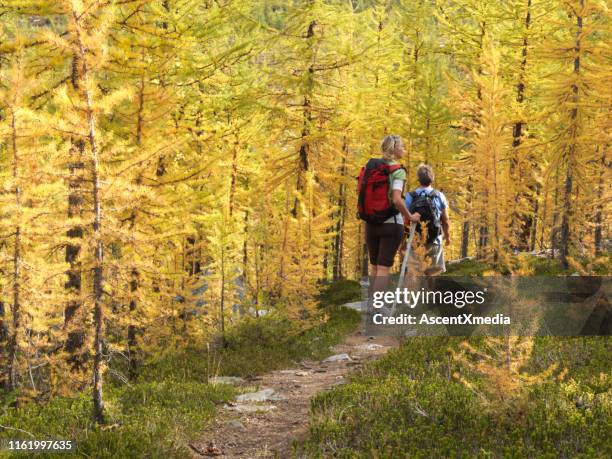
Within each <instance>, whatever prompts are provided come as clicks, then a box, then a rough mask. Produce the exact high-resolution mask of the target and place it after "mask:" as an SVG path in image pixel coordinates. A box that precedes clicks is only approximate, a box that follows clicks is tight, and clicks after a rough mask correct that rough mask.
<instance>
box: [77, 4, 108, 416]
mask: <svg viewBox="0 0 612 459" xmlns="http://www.w3.org/2000/svg"><path fill="white" fill-rule="evenodd" d="M72 16H73V17H72V19H73V21H74V34H75V43H76V46H77V49H78V53H79V58H80V59H81V60H82V65H83V82H84V83H85V84H83V87H82V89H81V95H82V98H83V102H84V104H85V115H86V121H87V141H88V143H89V147H90V149H91V176H92V198H93V213H94V222H93V239H94V268H93V300H94V305H93V306H94V308H93V317H94V329H95V335H94V361H93V403H94V407H93V417H94V420H95V421H96V422H98V423H103V422H104V398H103V374H104V368H103V365H104V364H103V354H102V352H103V341H104V309H103V295H104V264H103V263H104V245H103V241H102V208H101V201H100V175H99V174H100V165H99V157H98V143H97V133H96V117H95V113H94V111H93V100H92V94H91V92H90V88H89V85H88V84H87V80H88V78H89V74H88V66H87V62H86V57H87V56H86V51H85V45H84V44H83V41H82V38H81V33H82V31H81V22H80V21H81V18H82V16H79V15H78V14H77V12H76V11H75V10H73V11H72Z"/></svg>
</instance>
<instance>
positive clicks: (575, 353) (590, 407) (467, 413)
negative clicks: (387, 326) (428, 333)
mask: <svg viewBox="0 0 612 459" xmlns="http://www.w3.org/2000/svg"><path fill="white" fill-rule="evenodd" d="M459 342H460V340H459V339H456V338H445V337H443V338H437V337H433V338H415V339H411V340H408V341H406V342H405V343H404V344H403V345H402V346H401V347H400V349H398V350H396V351H393V352H390V353H389V354H387V356H385V357H384V358H382V359H380V360H379V361H377V362H374V363H371V364H369V365H367V366H366V367H364V368H363V369H362V370H361V371H360V372H358V373H357V374H356V375H355V376H354V378H353V380H352V381H351V383H350V384H348V385H345V386H341V387H338V388H335V389H333V390H332V391H329V392H326V393H323V394H321V395H319V396H317V397H315V399H314V400H313V402H312V421H311V430H310V438H309V439H308V441H307V442H306V443H305V445H303V447H302V448H301V449H302V451H301V453H303V454H305V455H306V456H307V457H330V456H333V457H339V458H356V457H364V458H365V457H379V458H395V457H517V458H519V457H551V458H553V457H559V455H561V456H562V457H610V456H611V454H612V442H611V441H610V436H609V433H610V432H611V431H612V376H611V375H610V368H609V349H608V347H609V343H608V341H607V339H606V338H605V337H600V338H594V339H593V338H571V339H566V338H536V343H535V348H534V352H533V354H532V358H531V361H530V362H529V364H528V365H527V367H528V368H527V369H526V370H528V369H530V370H532V371H542V370H543V369H545V368H547V367H548V365H550V363H551V361H556V362H558V363H559V364H560V367H561V368H567V369H568V370H567V373H566V374H565V377H564V378H561V379H557V378H555V377H553V378H551V379H550V380H549V381H547V382H545V383H544V384H541V385H534V386H533V387H531V386H529V388H528V394H527V398H526V399H525V400H519V401H517V402H516V403H515V404H510V407H511V408H510V409H503V408H502V407H496V406H493V407H492V406H491V405H490V404H489V403H486V400H484V399H483V398H482V394H479V393H478V391H477V386H476V387H475V388H474V389H476V390H473V389H471V388H468V387H467V386H465V385H464V384H462V383H460V382H458V381H456V380H455V378H453V374H454V373H455V372H456V371H461V368H460V367H459V364H458V363H457V362H455V361H453V360H452V358H451V357H450V355H449V353H448V352H447V350H448V349H449V347H454V346H456V345H457V344H458V343H459ZM479 342H480V341H479V339H472V340H471V343H472V344H473V345H478V343H479ZM606 351H607V352H606Z"/></svg>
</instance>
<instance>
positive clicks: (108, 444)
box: [0, 305, 360, 459]
mask: <svg viewBox="0 0 612 459" xmlns="http://www.w3.org/2000/svg"><path fill="white" fill-rule="evenodd" d="M326 312H327V313H328V315H329V319H328V320H327V321H325V322H323V323H320V324H317V325H315V326H312V327H310V328H307V329H305V330H304V329H301V328H300V327H299V326H298V324H296V323H295V322H294V321H291V320H289V319H288V318H286V317H283V316H281V315H275V314H271V315H267V316H264V317H260V318H257V319H255V318H253V319H247V320H244V321H243V322H241V323H240V324H239V325H238V326H236V327H234V328H231V329H230V330H228V332H227V333H226V335H225V340H224V341H222V340H214V341H215V342H216V343H222V344H219V345H216V346H210V347H208V348H207V347H190V348H187V349H181V350H177V349H173V348H171V349H168V350H167V351H166V352H165V353H164V354H162V355H160V356H158V357H157V358H155V359H151V360H149V361H148V362H146V363H145V365H144V366H143V368H142V369H141V372H140V375H139V377H138V379H137V380H136V381H134V382H132V383H130V384H129V385H126V384H119V383H112V384H111V383H110V381H109V383H107V384H106V386H105V403H106V424H105V425H103V426H98V425H96V424H95V423H94V422H93V421H92V419H91V413H92V403H91V399H90V394H89V393H85V394H81V395H80V396H77V397H72V398H69V397H55V398H52V399H51V400H49V401H47V402H45V403H33V402H32V403H29V404H26V405H25V406H22V407H20V408H12V407H11V406H10V405H11V404H12V402H14V400H15V396H16V394H7V395H6V396H5V397H4V398H3V399H2V400H0V426H4V428H3V427H0V442H1V441H3V440H8V439H17V438H19V439H23V440H27V439H29V438H31V437H29V435H28V434H27V433H24V432H21V431H18V430H13V429H22V430H24V431H26V432H29V433H30V434H32V435H33V436H34V437H35V438H37V439H71V440H76V443H77V448H78V450H77V452H76V453H75V454H74V455H73V456H74V457H95V458H97V459H99V458H131V457H137V458H140V457H142V458H145V457H146V458H162V457H163V458H184V457H189V455H190V451H189V449H188V446H187V445H188V442H189V441H190V440H191V439H192V438H194V437H195V436H196V434H197V433H198V432H200V431H202V430H203V429H204V428H205V427H206V425H207V424H208V423H210V421H211V420H212V419H213V418H214V416H215V413H216V405H218V404H223V403H225V402H228V401H230V400H232V399H233V397H234V395H235V389H234V388H233V387H231V386H228V385H211V384H208V383H207V381H208V377H210V376H214V375H227V376H244V377H248V376H252V375H256V374H259V373H262V372H266V371H270V370H274V369H279V368H283V367H287V366H290V365H293V364H294V362H296V361H299V360H302V359H304V358H312V359H320V358H323V357H325V356H327V355H329V354H330V352H331V351H330V348H331V346H333V345H334V344H337V343H338V342H340V341H341V340H342V339H343V337H344V336H345V335H346V334H347V333H349V332H351V331H352V330H354V329H355V328H356V327H357V325H358V324H359V321H360V316H359V313H357V312H356V311H353V310H349V309H346V308H338V307H336V306H334V305H329V306H328V307H326ZM6 427H10V428H11V429H7V428H6ZM3 454H4V455H5V456H6V455H7V453H3V452H1V451H0V457H3ZM47 456H48V457H51V458H52V457H57V454H56V453H53V454H40V455H37V457H41V458H44V457H47ZM68 456H71V455H68ZM14 457H29V455H28V454H21V455H20V454H16V455H14ZM62 457H67V455H62Z"/></svg>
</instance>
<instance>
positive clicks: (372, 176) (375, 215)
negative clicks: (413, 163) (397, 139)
mask: <svg viewBox="0 0 612 459" xmlns="http://www.w3.org/2000/svg"><path fill="white" fill-rule="evenodd" d="M403 168H404V167H403V166H402V165H400V164H393V165H391V164H387V163H386V162H385V160H383V159H379V158H372V159H370V160H369V161H368V163H367V164H366V165H365V166H364V167H362V168H361V172H360V173H359V179H358V182H357V183H358V185H357V190H358V193H359V197H358V199H357V212H358V216H359V218H361V219H362V220H364V221H366V222H368V223H374V224H379V223H384V221H385V220H387V219H388V218H389V217H393V216H394V215H397V214H399V210H397V209H396V208H395V206H394V205H393V204H391V203H390V202H389V174H391V173H392V172H393V171H396V170H398V169H403Z"/></svg>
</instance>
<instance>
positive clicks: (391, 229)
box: [358, 135, 420, 291]
mask: <svg viewBox="0 0 612 459" xmlns="http://www.w3.org/2000/svg"><path fill="white" fill-rule="evenodd" d="M380 149H381V153H382V158H372V159H370V160H369V161H368V163H367V164H366V165H365V166H364V167H362V169H361V172H360V174H359V182H358V193H359V194H358V213H359V218H361V219H362V220H364V221H365V222H366V243H367V246H368V254H369V258H370V284H371V285H370V290H371V291H372V289H376V290H383V289H384V288H385V287H386V284H387V278H388V276H389V269H390V268H391V266H393V261H394V259H395V254H396V253H397V249H398V248H399V246H400V244H401V242H402V238H403V236H404V222H418V221H419V218H420V217H419V215H418V214H414V213H412V212H410V211H408V208H407V207H406V205H405V204H404V199H403V197H402V192H403V190H404V183H405V182H406V169H404V168H403V167H402V165H401V164H399V162H398V160H399V159H401V158H402V156H403V155H404V145H403V142H402V139H401V137H400V136H398V135H388V136H386V137H385V138H384V139H383V141H382V144H381V147H380ZM373 284H376V285H373Z"/></svg>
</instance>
